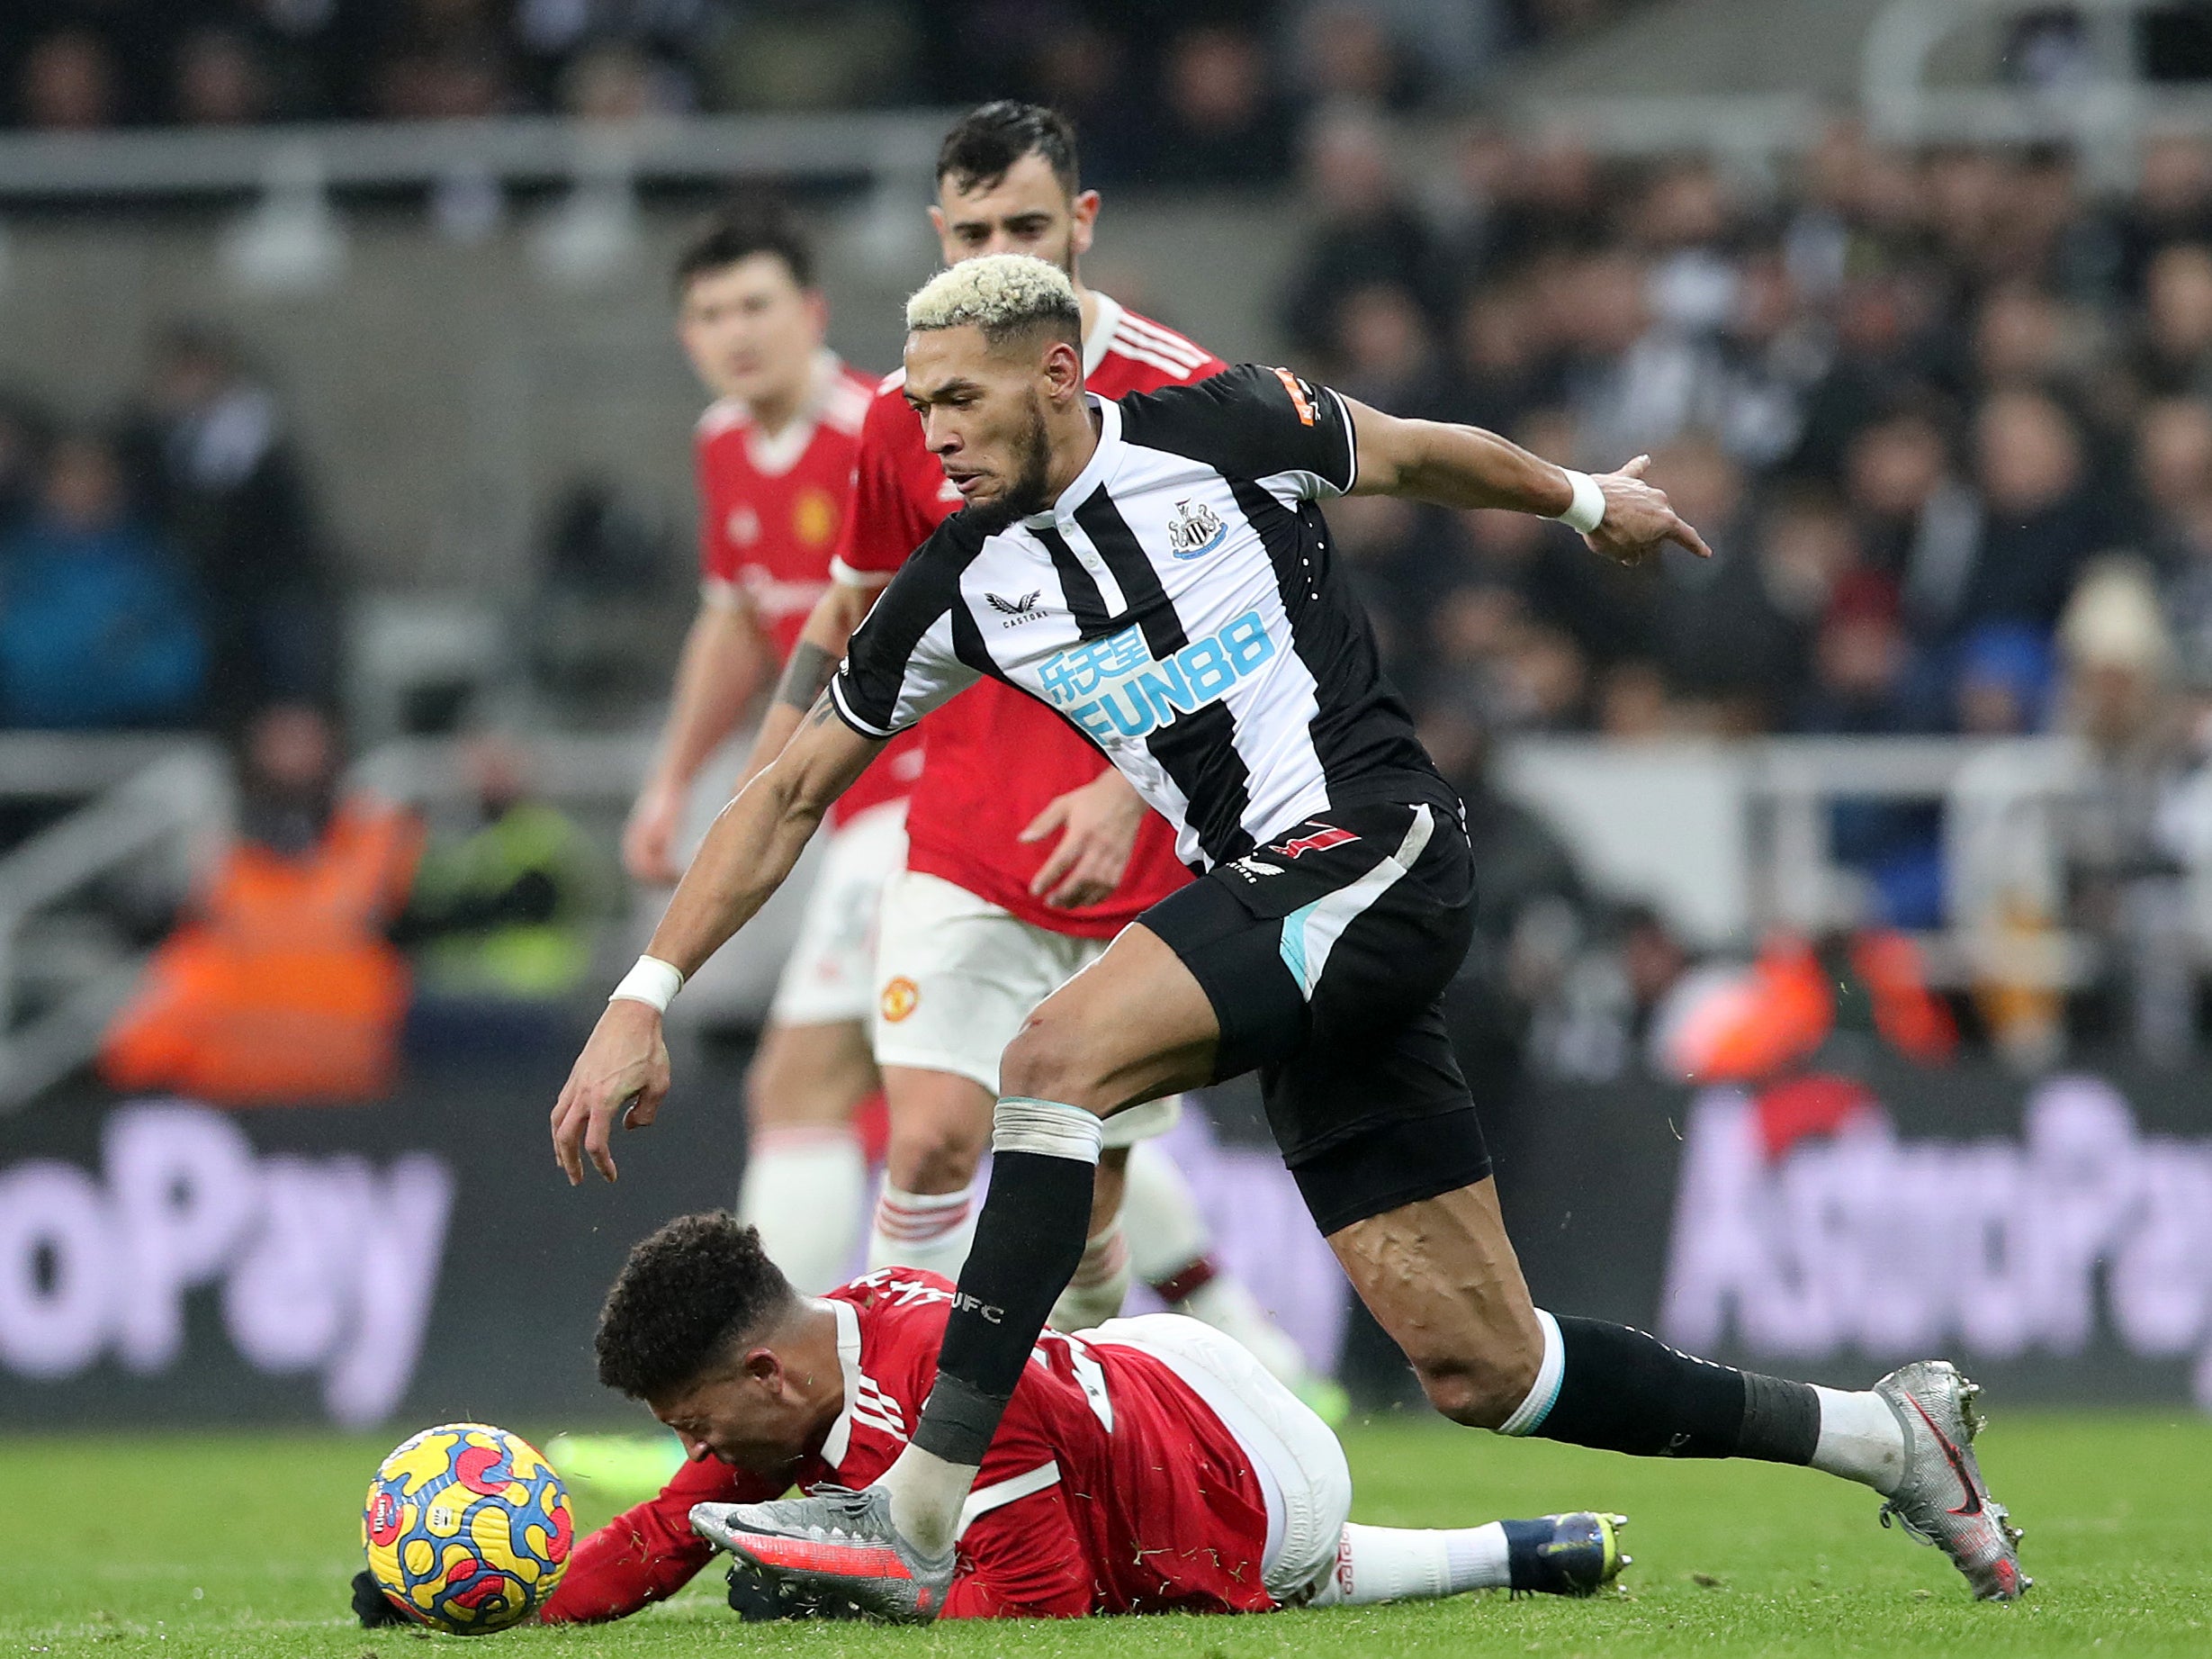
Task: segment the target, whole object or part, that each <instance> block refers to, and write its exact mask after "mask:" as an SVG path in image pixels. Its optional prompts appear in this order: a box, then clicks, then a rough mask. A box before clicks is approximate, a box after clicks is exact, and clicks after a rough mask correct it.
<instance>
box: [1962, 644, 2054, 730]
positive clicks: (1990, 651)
mask: <svg viewBox="0 0 2212 1659" xmlns="http://www.w3.org/2000/svg"><path fill="white" fill-rule="evenodd" d="M2052 680H2053V672H2052V667H2051V651H2050V646H2049V645H2048V644H2047V643H2046V640H2045V638H2044V636H2043V635H2042V634H2041V633H2040V632H2038V631H2037V629H2035V628H2031V627H2027V626H2026V625H2025V624H2022V623H2018V622H1992V623H1988V624H1985V625H1984V626H1983V627H1978V628H1976V629H1974V632H1972V633H1971V634H1969V635H1967V636H1966V637H1965V639H1964V640H1962V641H1961V642H1960V644H1959V649H1958V667H1957V672H1956V674H1955V676H1954V678H1953V680H1952V688H1953V690H1952V712H1953V721H1954V724H1955V725H1956V727H1957V729H1958V730H1959V731H1960V732H1961V733H1963V734H1964V735H1966V736H1969V737H2020V736H2025V735H2028V733H2031V732H2039V731H2041V730H2042V729H2043V727H2044V725H2045V723H2046V721H2047V720H2048V719H2049V717H2050V704H2051V691H2052Z"/></svg>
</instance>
